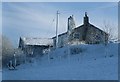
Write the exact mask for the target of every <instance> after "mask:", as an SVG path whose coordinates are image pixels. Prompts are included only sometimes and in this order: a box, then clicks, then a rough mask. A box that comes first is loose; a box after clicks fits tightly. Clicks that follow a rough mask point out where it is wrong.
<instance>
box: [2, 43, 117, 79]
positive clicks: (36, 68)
mask: <svg viewBox="0 0 120 82" xmlns="http://www.w3.org/2000/svg"><path fill="white" fill-rule="evenodd" d="M71 47H72V48H73V47H80V48H82V49H83V51H82V52H81V53H79V54H76V55H68V52H67V50H68V48H71ZM48 57H49V58H50V59H48ZM3 79H4V80H5V79H6V80H19V79H20V80H117V79H118V46H117V44H109V45H108V46H107V48H106V47H105V46H104V45H102V44H99V45H79V46H70V47H63V48H60V49H57V50H55V51H53V52H51V53H50V54H49V55H47V54H46V55H45V56H44V57H42V58H38V59H37V60H36V61H35V62H34V63H31V64H30V63H27V64H24V65H21V66H19V67H18V70H13V71H9V70H8V69H4V70H3Z"/></svg>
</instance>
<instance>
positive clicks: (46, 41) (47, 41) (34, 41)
mask: <svg viewBox="0 0 120 82" xmlns="http://www.w3.org/2000/svg"><path fill="white" fill-rule="evenodd" d="M22 40H23V41H24V44H26V45H52V44H53V40H52V38H28V37H22Z"/></svg>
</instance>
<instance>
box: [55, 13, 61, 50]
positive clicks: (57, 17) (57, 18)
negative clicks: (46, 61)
mask: <svg viewBox="0 0 120 82" xmlns="http://www.w3.org/2000/svg"><path fill="white" fill-rule="evenodd" d="M56 14H57V16H56V48H57V47H58V26H59V23H58V20H59V14H60V13H59V11H57V13H56Z"/></svg>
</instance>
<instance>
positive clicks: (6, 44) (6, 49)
mask: <svg viewBox="0 0 120 82" xmlns="http://www.w3.org/2000/svg"><path fill="white" fill-rule="evenodd" d="M1 39H2V40H1V41H2V49H1V50H2V65H3V66H6V64H7V62H8V61H9V60H10V59H11V58H12V56H13V54H14V47H13V45H12V43H11V41H10V40H9V39H8V38H7V37H6V36H3V35H2V38H1Z"/></svg>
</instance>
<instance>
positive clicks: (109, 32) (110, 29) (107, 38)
mask: <svg viewBox="0 0 120 82" xmlns="http://www.w3.org/2000/svg"><path fill="white" fill-rule="evenodd" d="M103 30H104V31H105V32H106V33H104V40H105V41H104V42H105V45H107V44H108V42H110V41H112V40H114V39H116V37H115V36H114V33H113V26H111V25H110V23H107V22H105V21H104V26H103Z"/></svg>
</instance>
